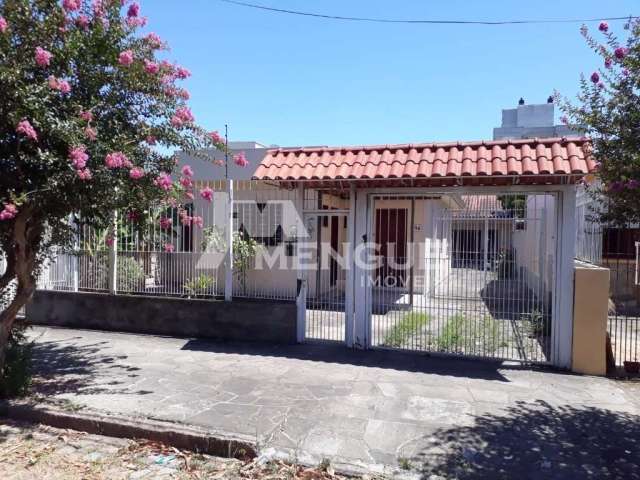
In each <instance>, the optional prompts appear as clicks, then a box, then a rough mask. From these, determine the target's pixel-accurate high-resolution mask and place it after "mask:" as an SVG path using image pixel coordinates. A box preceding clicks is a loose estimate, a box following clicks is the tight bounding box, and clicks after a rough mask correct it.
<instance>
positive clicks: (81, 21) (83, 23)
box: [76, 14, 89, 30]
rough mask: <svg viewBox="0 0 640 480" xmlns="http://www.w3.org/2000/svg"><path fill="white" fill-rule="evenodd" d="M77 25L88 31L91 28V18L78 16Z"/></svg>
mask: <svg viewBox="0 0 640 480" xmlns="http://www.w3.org/2000/svg"><path fill="white" fill-rule="evenodd" d="M76 25H78V27H80V28H82V29H84V30H86V29H87V28H88V27H89V17H87V16H86V15H84V14H83V15H78V18H76Z"/></svg>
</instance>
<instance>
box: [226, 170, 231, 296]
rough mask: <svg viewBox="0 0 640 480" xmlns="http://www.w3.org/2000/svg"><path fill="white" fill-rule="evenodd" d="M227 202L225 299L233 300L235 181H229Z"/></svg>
mask: <svg viewBox="0 0 640 480" xmlns="http://www.w3.org/2000/svg"><path fill="white" fill-rule="evenodd" d="M226 183H227V202H226V211H225V213H226V214H225V229H224V231H225V242H226V245H227V251H226V254H225V258H224V299H225V301H227V302H230V301H231V299H232V298H233V180H231V179H227V182H226Z"/></svg>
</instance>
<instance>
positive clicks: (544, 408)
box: [414, 401, 640, 480]
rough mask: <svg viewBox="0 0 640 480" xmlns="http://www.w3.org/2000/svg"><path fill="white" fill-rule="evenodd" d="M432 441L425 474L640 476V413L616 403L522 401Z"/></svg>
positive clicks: (421, 458)
mask: <svg viewBox="0 0 640 480" xmlns="http://www.w3.org/2000/svg"><path fill="white" fill-rule="evenodd" d="M429 442H430V444H431V445H432V446H428V447H426V448H424V449H423V450H422V451H421V453H419V454H418V455H417V456H416V458H415V459H414V461H415V464H420V465H423V467H422V468H423V470H422V473H423V477H422V478H424V479H428V478H430V477H431V476H433V475H436V476H437V475H439V476H443V477H445V478H456V479H461V480H464V479H469V480H472V479H473V480H475V479H489V478H490V479H507V478H518V479H523V480H524V479H534V478H535V479H538V478H539V479H585V478H593V479H596V478H597V479H601V478H603V479H629V480H631V479H638V478H640V417H638V416H636V415H633V414H627V413H620V412H612V411H610V410H604V409H598V408H574V407H571V406H560V407H553V406H551V405H549V404H548V403H546V402H543V401H537V402H535V403H524V402H518V403H517V404H516V405H514V406H512V407H508V408H506V409H505V411H504V413H502V414H487V415H481V416H478V417H476V418H475V425H473V426H460V427H453V428H442V429H440V430H438V431H436V432H435V433H434V434H433V436H431V438H430V439H429Z"/></svg>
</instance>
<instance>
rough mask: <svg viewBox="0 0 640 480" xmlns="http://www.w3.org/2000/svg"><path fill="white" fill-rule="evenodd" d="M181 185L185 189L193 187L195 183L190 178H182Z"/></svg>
mask: <svg viewBox="0 0 640 480" xmlns="http://www.w3.org/2000/svg"><path fill="white" fill-rule="evenodd" d="M180 185H182V186H183V187H184V188H191V187H193V182H192V181H191V179H190V178H189V177H180Z"/></svg>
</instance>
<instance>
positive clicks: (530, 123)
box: [493, 98, 581, 140]
mask: <svg viewBox="0 0 640 480" xmlns="http://www.w3.org/2000/svg"><path fill="white" fill-rule="evenodd" d="M549 100H552V99H551V98H549ZM554 122H555V104H554V103H553V102H552V101H551V102H550V101H547V103H541V104H535V105H533V104H532V105H526V104H524V102H523V100H522V99H520V105H518V106H517V107H516V108H506V109H504V110H502V125H501V126H499V127H496V128H494V129H493V139H494V140H507V139H516V138H551V137H571V136H579V135H581V133H580V132H576V131H574V130H571V129H570V128H569V127H567V126H566V125H555V123H554Z"/></svg>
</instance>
